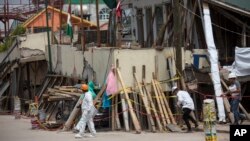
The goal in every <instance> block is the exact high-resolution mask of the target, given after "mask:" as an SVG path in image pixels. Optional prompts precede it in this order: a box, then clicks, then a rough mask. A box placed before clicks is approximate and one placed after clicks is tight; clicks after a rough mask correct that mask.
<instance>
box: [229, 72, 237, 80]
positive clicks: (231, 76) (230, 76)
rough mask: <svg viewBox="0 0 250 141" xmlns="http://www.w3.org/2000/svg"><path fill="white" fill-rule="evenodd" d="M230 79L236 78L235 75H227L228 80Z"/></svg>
mask: <svg viewBox="0 0 250 141" xmlns="http://www.w3.org/2000/svg"><path fill="white" fill-rule="evenodd" d="M230 78H236V75H235V73H230V74H229V75H228V79H230Z"/></svg>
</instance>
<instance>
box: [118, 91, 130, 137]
mask: <svg viewBox="0 0 250 141" xmlns="http://www.w3.org/2000/svg"><path fill="white" fill-rule="evenodd" d="M120 96H121V102H122V115H123V122H124V126H125V130H126V131H127V132H128V131H129V119H128V110H127V109H128V107H127V105H126V102H125V98H124V94H122V93H120Z"/></svg>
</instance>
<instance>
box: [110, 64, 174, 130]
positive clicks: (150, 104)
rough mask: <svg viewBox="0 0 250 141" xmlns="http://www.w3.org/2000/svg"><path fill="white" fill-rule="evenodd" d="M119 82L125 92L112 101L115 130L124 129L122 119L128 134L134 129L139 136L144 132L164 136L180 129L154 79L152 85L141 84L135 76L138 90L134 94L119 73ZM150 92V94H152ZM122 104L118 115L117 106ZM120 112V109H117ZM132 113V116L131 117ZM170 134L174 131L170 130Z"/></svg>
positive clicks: (166, 98)
mask: <svg viewBox="0 0 250 141" xmlns="http://www.w3.org/2000/svg"><path fill="white" fill-rule="evenodd" d="M117 74H118V76H117V77H118V78H119V81H120V85H121V87H122V91H121V93H120V95H116V96H115V97H114V98H112V120H111V121H112V124H111V125H112V129H113V130H114V129H121V126H120V125H121V124H120V121H119V118H117V117H119V115H120V114H121V116H122V117H123V119H122V121H123V122H124V128H125V131H129V130H130V129H131V128H132V129H135V131H136V133H141V131H142V130H145V131H146V130H150V131H151V132H157V131H160V132H163V131H168V130H169V127H170V126H169V125H171V128H172V127H173V128H175V127H176V128H178V127H177V125H176V121H175V118H174V117H173V113H172V111H171V109H170V107H169V102H168V97H166V95H165V93H164V92H163V89H162V87H161V84H160V82H159V81H157V80H155V79H152V81H151V83H147V84H146V83H145V81H144V80H142V82H139V81H138V79H137V77H136V74H135V73H134V75H133V76H134V80H135V87H134V88H133V90H132V91H133V92H132V93H131V92H129V91H128V89H127V87H126V84H125V83H124V81H123V78H122V74H121V72H120V71H119V69H117ZM149 90H151V91H149ZM119 104H121V107H122V111H121V112H120V111H119V112H118V111H117V106H118V105H119ZM118 109H119V108H118ZM128 113H129V114H128ZM170 131H172V130H171V129H170Z"/></svg>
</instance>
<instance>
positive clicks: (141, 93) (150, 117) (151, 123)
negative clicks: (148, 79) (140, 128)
mask: <svg viewBox="0 0 250 141" xmlns="http://www.w3.org/2000/svg"><path fill="white" fill-rule="evenodd" d="M133 75H134V79H135V81H136V84H137V86H138V88H139V92H140V93H139V96H141V99H142V102H143V104H144V106H145V109H146V113H147V117H148V119H149V121H150V123H149V126H151V128H152V132H156V129H155V123H154V120H153V117H152V115H151V112H150V108H149V103H148V99H147V96H146V95H145V94H144V93H143V91H142V86H141V84H140V83H139V81H138V79H137V77H136V75H135V73H133Z"/></svg>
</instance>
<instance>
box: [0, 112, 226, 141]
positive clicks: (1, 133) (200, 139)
mask: <svg viewBox="0 0 250 141" xmlns="http://www.w3.org/2000/svg"><path fill="white" fill-rule="evenodd" d="M0 125H1V126H0V140H1V141H15V140H16V141H46V140H48V141H55V140H58V141H77V140H89V141H90V140H93V141H97V140H100V141H101V140H103V139H105V140H107V141H167V140H168V141H204V140H205V139H204V133H203V132H202V131H200V132H193V133H149V132H143V133H142V134H134V133H133V132H129V133H127V132H123V131H117V132H112V131H108V132H100V131H99V132H98V130H97V132H98V134H97V136H96V137H95V138H82V139H75V138H74V133H72V132H60V131H44V130H31V123H30V119H24V118H22V119H19V120H16V119H14V116H10V115H0ZM200 126H201V127H200V128H201V129H202V125H200ZM218 128H219V130H220V132H219V133H218V134H217V135H218V141H229V133H228V131H229V126H228V125H218Z"/></svg>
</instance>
